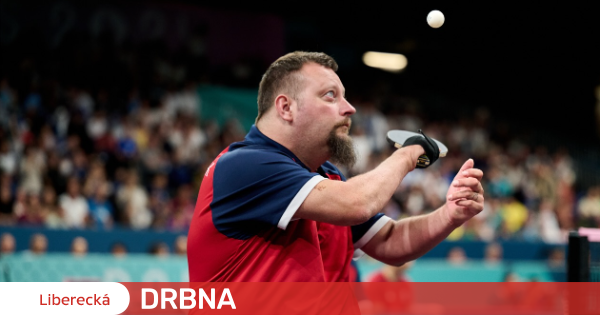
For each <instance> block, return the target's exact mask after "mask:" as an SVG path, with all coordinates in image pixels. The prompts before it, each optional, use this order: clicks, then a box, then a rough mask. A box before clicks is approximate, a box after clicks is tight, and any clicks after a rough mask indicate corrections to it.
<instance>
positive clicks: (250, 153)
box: [218, 144, 294, 166]
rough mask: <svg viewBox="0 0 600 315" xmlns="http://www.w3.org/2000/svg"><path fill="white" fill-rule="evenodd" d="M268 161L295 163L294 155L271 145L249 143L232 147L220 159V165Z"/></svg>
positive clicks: (247, 164)
mask: <svg viewBox="0 0 600 315" xmlns="http://www.w3.org/2000/svg"><path fill="white" fill-rule="evenodd" d="M268 162H291V163H294V160H293V158H292V157H290V156H288V155H286V154H285V153H284V152H282V151H280V150H277V149H274V148H272V147H269V146H264V145H256V144H249V145H245V146H238V147H234V146H232V147H230V149H229V151H228V152H227V153H226V154H223V156H221V158H220V159H219V161H218V163H219V164H220V165H223V164H230V165H238V166H239V165H245V166H249V165H256V164H262V163H268Z"/></svg>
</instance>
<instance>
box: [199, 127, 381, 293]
mask: <svg viewBox="0 0 600 315" xmlns="http://www.w3.org/2000/svg"><path fill="white" fill-rule="evenodd" d="M322 180H343V181H345V180H346V179H345V177H344V176H343V175H342V173H341V172H340V171H339V170H338V169H337V168H336V167H335V166H334V165H333V164H331V163H329V162H326V163H325V164H323V165H322V166H321V167H319V169H318V170H317V172H311V171H310V170H309V169H308V168H307V167H306V166H305V165H304V164H303V163H302V162H301V161H300V160H299V159H298V158H297V157H296V156H295V155H294V154H293V153H292V152H291V151H290V150H288V149H287V148H285V147H284V146H282V145H280V144H279V143H277V142H275V141H273V140H271V139H269V138H268V137H267V136H265V135H264V134H262V133H261V132H260V131H259V130H258V129H257V128H256V127H255V126H252V129H251V130H250V132H249V133H248V134H247V135H246V138H245V139H244V141H242V142H236V143H233V144H232V145H230V146H229V147H228V148H227V149H225V150H224V151H223V152H221V154H219V156H218V157H217V158H216V159H215V160H214V161H213V163H211V165H210V166H209V167H208V169H207V171H206V174H205V175H204V179H203V181H202V185H201V186H200V192H199V194H198V200H197V202H196V209H195V212H194V218H193V220H192V223H191V226H190V230H189V233H188V266H189V273H190V281H192V282H204V281H298V282H307V281H348V280H349V279H350V268H351V259H352V257H353V255H354V256H355V257H356V255H359V254H360V247H361V246H363V245H365V244H366V243H367V242H368V241H369V240H370V239H371V238H372V237H373V236H374V235H375V234H376V233H377V232H378V231H379V230H380V229H381V228H382V227H383V225H385V223H386V222H387V221H389V220H390V219H389V218H388V217H385V216H384V215H383V214H378V215H376V216H374V217H373V218H371V219H370V220H369V221H367V222H365V223H363V224H361V225H358V226H353V227H345V226H336V225H332V224H328V223H323V222H316V221H312V220H305V219H300V220H293V219H292V217H293V216H294V214H295V212H296V211H297V210H298V208H299V207H300V205H301V204H302V203H303V202H304V200H305V199H306V197H307V196H308V194H309V193H310V192H311V190H312V189H313V188H314V187H315V186H316V185H317V184H318V183H319V182H320V181H322Z"/></svg>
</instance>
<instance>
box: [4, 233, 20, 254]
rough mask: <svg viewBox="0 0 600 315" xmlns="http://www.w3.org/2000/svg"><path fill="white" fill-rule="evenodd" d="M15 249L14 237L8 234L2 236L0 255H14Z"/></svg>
mask: <svg viewBox="0 0 600 315" xmlns="http://www.w3.org/2000/svg"><path fill="white" fill-rule="evenodd" d="M16 247H17V242H16V241H15V237H14V236H12V234H8V233H4V234H2V238H1V239H0V253H2V254H10V253H14V252H15V248H16Z"/></svg>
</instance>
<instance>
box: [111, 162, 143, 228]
mask: <svg viewBox="0 0 600 315" xmlns="http://www.w3.org/2000/svg"><path fill="white" fill-rule="evenodd" d="M116 200H117V206H118V207H120V208H121V211H122V212H123V213H124V214H125V219H126V223H127V225H128V226H129V227H131V228H133V229H146V228H148V227H150V224H151V223H152V213H151V212H150V209H148V194H147V193H146V190H145V189H144V188H143V187H142V186H141V185H140V184H139V182H138V175H137V173H136V171H135V169H130V170H129V171H127V174H126V177H125V183H124V184H123V185H122V186H121V187H120V188H119V190H118V191H117V196H116Z"/></svg>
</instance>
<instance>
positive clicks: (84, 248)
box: [71, 236, 88, 256]
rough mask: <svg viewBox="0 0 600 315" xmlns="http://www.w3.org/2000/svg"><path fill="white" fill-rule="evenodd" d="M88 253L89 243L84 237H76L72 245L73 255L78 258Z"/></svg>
mask: <svg viewBox="0 0 600 315" xmlns="http://www.w3.org/2000/svg"><path fill="white" fill-rule="evenodd" d="M87 252H88V242H87V241H86V240H85V238H83V237H80V236H79V237H76V238H75V239H74V240H73V243H72V244H71V253H72V254H73V255H76V256H83V255H85V254H86V253H87Z"/></svg>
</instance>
